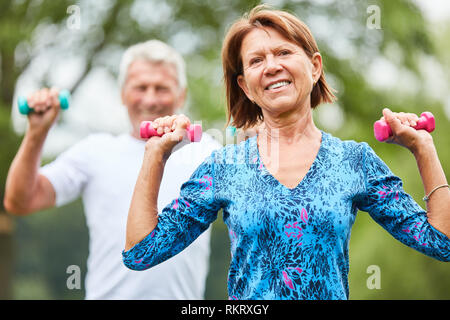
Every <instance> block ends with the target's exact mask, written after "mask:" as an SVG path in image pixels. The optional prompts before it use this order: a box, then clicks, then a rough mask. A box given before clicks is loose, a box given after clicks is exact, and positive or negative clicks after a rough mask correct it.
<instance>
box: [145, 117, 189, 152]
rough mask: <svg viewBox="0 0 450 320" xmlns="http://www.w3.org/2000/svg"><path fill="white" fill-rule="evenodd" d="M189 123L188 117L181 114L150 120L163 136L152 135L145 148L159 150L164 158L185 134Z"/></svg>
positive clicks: (152, 150) (153, 150)
mask: <svg viewBox="0 0 450 320" xmlns="http://www.w3.org/2000/svg"><path fill="white" fill-rule="evenodd" d="M190 124H191V121H190V120H189V118H188V117H186V116H185V115H183V114H180V115H172V116H166V117H162V118H157V119H155V120H154V121H152V125H153V128H155V129H156V131H157V132H158V134H163V136H161V137H158V136H153V137H151V138H150V139H149V140H148V141H147V144H146V146H145V147H146V150H151V152H161V154H162V156H163V157H164V159H166V160H167V158H168V157H169V156H170V154H171V153H172V149H173V148H174V147H175V146H176V145H177V144H178V143H179V142H180V141H181V140H183V138H185V137H186V136H187V132H186V130H187V128H188V127H189V125H190Z"/></svg>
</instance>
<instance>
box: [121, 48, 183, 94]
mask: <svg viewBox="0 0 450 320" xmlns="http://www.w3.org/2000/svg"><path fill="white" fill-rule="evenodd" d="M136 60H144V61H149V62H154V63H168V64H171V65H173V66H174V67H175V70H176V71H177V78H178V87H179V88H180V89H185V88H186V85H187V79H186V65H185V63H184V59H183V57H182V56H181V55H180V54H179V53H178V52H177V51H176V50H175V49H174V48H172V47H170V46H169V45H167V44H166V43H164V42H162V41H159V40H149V41H146V42H141V43H137V44H135V45H132V46H131V47H129V48H128V49H127V50H126V51H125V53H124V54H123V56H122V60H121V62H120V70H119V87H120V89H121V90H122V89H123V86H124V84H125V80H126V78H127V74H128V68H129V67H130V65H131V63H132V62H134V61H136Z"/></svg>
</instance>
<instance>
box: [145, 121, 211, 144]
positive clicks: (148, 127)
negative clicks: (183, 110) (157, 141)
mask: <svg viewBox="0 0 450 320" xmlns="http://www.w3.org/2000/svg"><path fill="white" fill-rule="evenodd" d="M186 131H187V135H188V138H189V140H190V141H191V142H199V141H200V140H201V139H202V125H201V124H191V125H190V126H189V127H188V128H187V130H186ZM140 133H141V138H143V139H149V138H151V137H153V136H159V137H161V136H163V135H164V134H158V132H157V131H156V130H155V129H154V128H153V126H152V122H151V121H142V122H141V126H140Z"/></svg>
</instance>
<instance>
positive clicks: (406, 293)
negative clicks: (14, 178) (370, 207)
mask: <svg viewBox="0 0 450 320" xmlns="http://www.w3.org/2000/svg"><path fill="white" fill-rule="evenodd" d="M93 3H95V5H94V4H93ZM257 3H259V1H244V0H230V1H226V2H223V1H219V0H201V1H200V0H166V1H156V0H151V1H150V0H149V1H143V0H121V1H118V0H102V1H95V2H89V1H81V0H80V1H78V2H77V1H51V0H39V1H38V0H2V1H1V4H0V60H1V64H0V65H1V69H0V82H1V85H0V137H1V140H0V150H1V154H0V181H1V182H2V183H1V184H0V196H1V197H2V198H3V194H4V181H5V180H6V174H7V170H8V168H9V165H10V163H11V161H12V159H13V157H14V154H15V152H16V151H17V149H18V147H19V143H20V137H17V136H16V134H14V132H13V131H12V129H11V125H10V109H11V105H12V104H13V101H12V99H13V96H14V92H15V86H16V82H17V80H18V78H19V76H20V75H21V74H23V72H25V71H27V68H28V67H29V65H30V64H31V63H32V62H33V61H34V59H36V56H37V55H38V53H42V52H46V50H53V49H55V48H56V49H57V48H58V47H61V46H63V47H64V49H61V50H62V51H61V55H62V56H64V55H65V54H66V53H67V52H69V51H70V53H72V54H75V55H77V56H80V57H83V61H84V67H83V68H82V72H80V75H79V77H78V78H77V79H76V81H75V82H74V83H73V85H72V87H71V88H69V89H71V91H72V92H74V91H76V90H77V88H78V86H79V85H80V84H81V83H82V82H83V81H84V80H85V79H86V77H87V76H88V75H89V73H90V71H91V70H92V69H93V68H94V67H104V68H105V69H107V70H108V71H109V72H110V73H111V74H112V75H113V76H114V77H116V76H117V72H118V62H119V61H115V62H114V63H110V62H107V61H106V59H103V58H104V57H107V56H110V55H112V53H114V52H116V51H117V50H118V49H119V50H123V49H125V48H126V47H127V46H129V45H131V44H134V43H136V42H140V41H144V40H146V39H150V38H158V39H161V40H163V41H167V42H169V43H170V44H172V45H173V46H175V47H176V48H178V49H180V50H181V51H182V52H183V54H184V56H185V58H186V61H187V70H188V76H189V110H188V111H189V114H190V115H191V117H192V118H193V119H202V121H203V123H204V126H205V127H207V128H208V127H214V128H218V129H223V125H224V123H225V100H224V89H223V85H222V82H221V80H222V78H221V77H222V73H221V61H220V49H221V42H222V39H223V36H224V32H225V30H226V28H227V27H228V26H229V25H230V23H231V22H232V21H234V20H235V19H237V18H238V17H240V16H241V15H242V14H243V13H244V12H245V11H248V10H249V9H250V8H252V7H253V6H254V5H255V4H257ZM276 3H277V7H278V8H283V9H286V10H289V11H291V12H293V13H295V14H297V15H298V16H299V17H300V18H301V19H302V20H304V21H305V22H306V23H307V24H308V25H309V26H310V27H311V29H312V32H313V34H315V35H316V40H317V42H318V44H319V48H320V50H321V53H322V55H323V57H324V65H325V70H326V75H327V77H328V79H329V80H330V82H331V84H332V85H333V86H334V87H335V88H337V89H338V93H337V96H338V98H339V100H338V103H337V105H338V106H339V110H340V112H341V113H342V115H343V124H342V125H340V126H337V127H327V126H329V120H328V122H327V121H326V118H324V117H323V116H321V112H323V113H325V114H326V113H329V112H330V111H329V110H330V109H327V106H321V107H319V108H318V110H317V111H315V113H314V117H315V122H316V124H317V125H318V126H319V127H321V128H323V129H324V130H325V131H329V132H331V133H332V134H333V135H335V136H337V137H339V138H341V139H352V140H356V141H367V142H368V143H369V144H370V145H371V147H372V148H373V149H374V150H375V151H376V152H377V154H378V155H380V157H381V158H382V159H383V160H384V161H385V162H386V163H387V164H388V166H389V167H390V168H391V169H392V171H393V172H394V173H395V174H397V175H398V176H400V177H401V178H402V179H403V181H404V188H405V190H406V191H407V192H408V193H409V194H411V195H412V196H413V198H414V199H415V200H416V201H417V202H418V203H419V204H421V205H422V206H423V207H424V204H423V202H422V201H421V198H422V196H423V187H422V183H421V179H420V175H419V173H418V170H417V165H416V163H415V160H414V158H413V156H412V155H411V154H410V153H409V152H408V151H407V150H405V149H401V148H400V147H398V146H393V145H386V144H381V143H377V142H376V141H375V139H374V138H373V132H372V124H373V122H374V121H375V120H377V119H378V118H380V116H381V110H382V108H383V107H384V106H389V107H390V108H391V110H393V111H397V112H399V111H405V112H414V113H417V114H420V113H421V112H423V111H425V110H428V111H431V112H433V113H434V115H435V116H436V120H437V123H436V128H437V129H436V132H435V133H434V134H433V137H434V142H435V144H436V146H437V150H438V153H439V156H440V159H441V163H442V165H443V167H444V171H445V172H449V169H450V167H449V160H450V150H449V148H448V146H449V145H450V141H449V140H450V134H449V133H450V126H449V120H448V117H449V116H448V114H449V112H448V111H447V115H446V113H445V110H444V102H443V101H444V99H445V97H442V96H441V97H436V96H433V95H430V94H429V92H428V88H429V83H427V81H429V79H426V78H425V77H424V75H423V72H422V71H423V70H422V67H423V57H432V58H433V59H435V60H436V61H437V63H438V65H439V67H440V68H442V69H443V70H445V72H444V73H445V74H449V72H448V71H450V56H449V55H448V52H449V50H450V44H449V42H448V41H446V40H447V39H448V38H449V36H450V24H446V25H440V26H439V30H438V31H437V32H436V28H437V27H436V26H433V25H430V24H429V23H428V22H427V21H425V19H424V17H423V15H422V13H421V11H420V10H419V9H418V8H417V7H416V6H415V5H414V3H413V2H412V1H408V0H397V1H389V0H378V1H356V0H341V1H333V0H330V1H283V0H280V1H276ZM73 4H76V5H78V6H79V7H80V9H81V14H82V15H81V29H80V30H75V31H73V32H72V35H73V37H68V38H65V39H64V43H61V39H60V38H58V37H57V35H58V34H59V33H60V32H63V31H64V30H66V29H67V22H68V20H67V19H68V17H69V15H68V13H67V8H68V7H69V6H70V5H73ZM370 5H377V6H378V7H379V8H380V13H381V15H380V18H381V20H380V21H381V25H380V27H381V29H370V28H368V27H367V25H366V22H367V19H368V17H369V16H370V13H368V11H367V8H368V7H369V6H370ZM152 12H153V14H152ZM86 25H87V27H86ZM433 28H434V29H433ZM48 30H50V33H49V34H50V35H51V36H50V38H49V39H47V41H46V42H45V43H41V42H39V41H41V40H36V39H40V38H39V37H38V36H39V35H40V34H41V33H44V31H47V32H48ZM66 31H67V30H66ZM52 35H54V39H53V38H52ZM339 39H340V40H341V41H343V42H341V43H339V42H338V40H339ZM36 48H38V49H36ZM380 58H382V59H384V61H388V62H390V63H391V64H392V65H394V66H395V67H396V68H397V70H398V72H399V74H398V75H397V76H399V78H398V79H399V80H398V82H399V84H400V85H401V84H402V83H403V82H404V83H406V88H404V89H399V87H398V86H397V85H395V86H392V85H391V86H379V84H380V83H379V82H380V81H377V80H376V79H377V78H375V80H373V74H371V73H370V72H369V70H370V66H371V65H372V63H373V62H374V61H377V60H379V59H380ZM379 72H380V73H382V72H384V71H383V70H382V69H380V70H379ZM400 73H401V74H400ZM403 75H405V76H403ZM406 75H407V76H408V77H409V78H408V77H406ZM407 78H408V79H407ZM411 79H412V80H411ZM435 80H436V79H435ZM449 80H450V79H448V78H447V79H440V80H439V81H444V82H445V83H448V82H449ZM37 81H38V82H39V83H40V84H41V85H42V86H44V85H49V84H50V82H51V80H50V77H49V70H47V71H44V72H42V74H41V75H39V77H38V80H37ZM408 81H409V82H408ZM411 81H412V83H413V84H414V83H415V84H417V85H416V86H413V89H411V88H409V89H408V86H407V84H408V83H411ZM436 81H438V80H436ZM374 82H375V83H376V85H374ZM447 88H448V86H447ZM321 110H323V111H321ZM47 160H48V161H49V160H51V159H47ZM0 209H2V207H0ZM0 211H3V210H0ZM219 217H220V216H219ZM14 220H15V226H16V228H15V233H14V247H13V249H14V252H15V253H14V254H11V255H10V256H9V260H8V261H6V260H4V261H0V262H1V263H2V264H10V263H13V265H14V273H13V274H12V275H11V277H12V280H13V289H14V290H13V296H11V297H9V298H13V299H82V298H83V297H84V286H82V289H81V290H68V289H67V287H66V279H67V277H68V274H66V268H67V267H68V266H69V265H78V266H80V268H81V270H82V275H83V276H84V275H85V274H86V258H87V254H88V240H89V239H88V238H89V237H88V233H87V229H86V225H85V221H84V215H83V208H82V206H81V204H80V201H77V202H75V203H73V204H70V205H68V206H65V207H63V208H58V209H51V210H46V211H45V212H40V213H38V214H35V215H32V216H29V217H24V218H15V219H14ZM10 237H13V235H10ZM0 239H3V238H0ZM1 241H3V240H1ZM211 252H212V256H211V265H210V274H209V277H208V283H207V290H206V298H207V299H226V298H227V290H226V278H227V269H228V266H229V256H230V255H229V239H228V234H227V231H226V227H225V225H224V223H223V221H221V218H219V219H218V220H217V221H216V222H215V223H214V224H213V238H212V243H211ZM2 257H4V255H2ZM3 259H7V258H3ZM371 265H376V266H378V267H379V268H380V270H381V289H372V290H370V289H368V287H367V285H366V281H367V279H368V277H369V276H370V274H368V273H367V268H368V267H369V266H371ZM2 270H3V269H2ZM449 275H450V273H449V268H448V264H445V263H442V262H439V261H435V260H433V259H431V258H428V257H426V256H423V255H421V254H419V253H417V252H415V251H414V250H412V249H410V248H407V247H405V246H404V245H402V244H401V243H399V242H398V241H396V240H395V239H393V238H392V237H391V236H390V235H389V234H387V233H386V232H385V231H384V230H382V228H381V227H380V226H378V225H377V224H376V223H375V222H374V221H373V220H371V218H370V217H369V216H368V214H366V213H364V212H359V213H358V217H357V219H356V223H355V225H354V228H353V230H352V238H351V242H350V279H349V281H350V298H351V299H449V298H450V290H448V288H449V287H450V276H449ZM0 278H1V277H0ZM0 285H1V284H0Z"/></svg>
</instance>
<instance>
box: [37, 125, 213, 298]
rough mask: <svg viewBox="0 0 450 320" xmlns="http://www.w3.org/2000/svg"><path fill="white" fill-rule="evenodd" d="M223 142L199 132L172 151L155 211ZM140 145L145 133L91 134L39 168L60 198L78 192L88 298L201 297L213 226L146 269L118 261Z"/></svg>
mask: <svg viewBox="0 0 450 320" xmlns="http://www.w3.org/2000/svg"><path fill="white" fill-rule="evenodd" d="M220 147H221V145H220V144H219V143H218V142H217V141H216V140H214V139H213V138H212V137H211V136H209V135H207V134H205V133H204V134H203V137H202V140H201V142H198V143H191V144H188V145H186V146H184V147H182V148H180V149H179V150H177V151H175V152H173V153H172V155H171V156H170V157H169V159H168V160H167V162H166V166H165V169H164V175H163V179H162V181H161V187H160V190H159V197H158V211H159V212H160V213H161V211H162V209H163V208H164V207H165V206H166V205H168V204H169V203H170V202H171V201H172V200H173V199H175V198H177V197H178V195H179V191H180V187H181V185H182V184H183V183H184V182H186V181H187V180H188V179H189V177H190V176H191V174H192V173H193V172H194V170H195V169H196V168H197V167H198V166H199V165H200V164H201V163H202V161H203V160H204V159H205V158H206V157H207V156H209V155H210V154H211V152H212V151H213V150H215V149H218V148H220ZM144 149H145V141H142V140H138V139H136V138H134V137H132V136H131V135H129V134H123V135H120V136H113V135H110V134H94V135H91V136H89V137H87V138H86V139H84V140H82V141H80V142H79V143H77V144H76V145H74V146H73V147H71V148H70V149H69V150H67V151H66V152H64V153H62V154H61V155H60V156H59V157H57V159H56V160H55V161H53V162H52V163H50V164H48V165H45V166H44V167H42V168H41V169H40V173H41V174H43V175H44V176H46V177H47V178H48V179H49V180H50V182H51V183H52V185H53V187H54V189H55V192H56V205H57V206H61V205H64V204H66V203H68V202H70V201H72V200H75V199H76V198H78V197H79V196H80V195H81V196H82V199H83V205H84V211H85V214H86V221H87V226H88V229H89V237H90V241H89V257H88V261H87V269H88V271H87V274H86V279H85V286H86V287H85V289H86V299H203V298H204V291H205V282H206V277H207V274H208V265H209V240H210V229H208V230H207V231H205V232H204V233H203V234H202V235H201V236H200V237H199V238H198V239H197V240H196V241H194V242H193V243H192V244H191V245H190V246H189V247H188V248H186V249H185V250H183V251H182V252H181V253H179V254H178V255H176V256H174V257H173V258H171V259H169V260H167V261H166V262H164V263H162V264H160V265H157V266H155V267H153V268H150V269H148V270H145V271H133V270H129V269H128V268H126V267H125V266H124V264H123V262H122V250H123V249H124V246H125V231H126V223H127V216H128V210H129V207H130V202H131V197H132V194H133V191H134V187H135V184H136V180H137V177H138V174H139V171H140V168H141V166H142V161H143V156H144Z"/></svg>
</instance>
